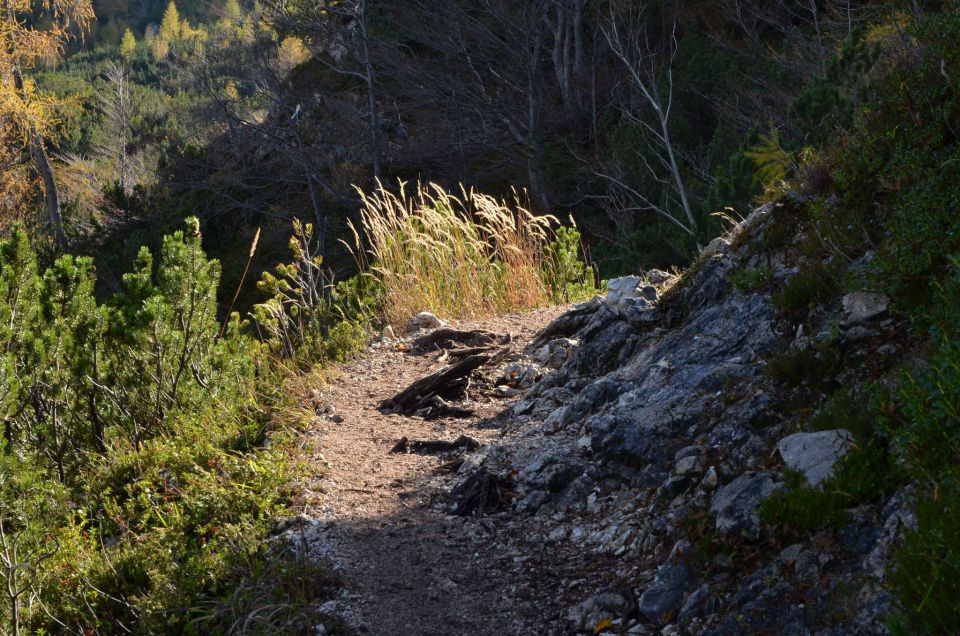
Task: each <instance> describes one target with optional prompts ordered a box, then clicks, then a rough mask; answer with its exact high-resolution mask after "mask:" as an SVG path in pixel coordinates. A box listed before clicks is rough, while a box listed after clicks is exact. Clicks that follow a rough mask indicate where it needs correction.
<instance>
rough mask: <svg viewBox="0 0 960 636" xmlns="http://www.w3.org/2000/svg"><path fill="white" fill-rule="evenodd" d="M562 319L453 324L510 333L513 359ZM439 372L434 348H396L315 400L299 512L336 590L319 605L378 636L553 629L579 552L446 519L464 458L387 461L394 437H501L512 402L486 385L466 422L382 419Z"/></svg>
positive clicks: (506, 519) (519, 531)
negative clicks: (407, 391) (339, 587)
mask: <svg viewBox="0 0 960 636" xmlns="http://www.w3.org/2000/svg"><path fill="white" fill-rule="evenodd" d="M563 309H564V308H562V307H560V308H550V309H544V310H538V311H534V312H530V313H526V314H522V315H513V316H506V317H502V318H498V319H493V320H488V321H484V322H478V323H472V324H462V325H456V326H457V327H458V328H461V329H484V330H488V331H491V332H494V333H497V334H503V335H506V334H510V335H511V336H512V340H511V344H510V347H511V350H513V351H520V350H522V348H523V347H524V346H525V345H526V344H527V343H528V342H529V341H530V340H531V339H532V338H533V337H534V336H535V334H536V333H537V331H538V330H539V329H541V328H542V327H543V326H544V325H546V324H547V323H548V322H549V321H550V320H552V319H553V318H555V317H556V316H558V315H559V314H560V313H561V312H562V311H563ZM446 364H448V362H447V361H446V360H445V359H444V356H443V352H442V351H440V352H438V351H432V352H424V351H417V350H413V349H412V348H411V347H410V345H409V340H406V339H405V340H401V341H392V342H389V343H385V344H383V345H382V346H379V347H375V348H371V349H369V350H367V351H366V352H364V353H363V354H362V355H361V356H360V357H359V358H357V359H356V360H354V361H353V362H352V363H350V364H348V365H345V366H344V367H343V368H342V369H340V371H339V372H338V374H337V375H336V376H335V377H334V378H332V379H331V380H330V382H329V383H328V384H326V385H324V386H321V387H318V388H317V389H316V390H315V391H314V394H313V396H312V400H313V402H314V407H315V408H316V409H317V411H318V416H317V418H316V420H315V422H314V424H313V426H312V427H311V430H310V431H309V435H310V437H311V438H312V440H311V441H313V442H315V446H316V448H317V452H318V456H317V457H316V466H317V471H316V474H315V477H314V478H313V479H312V480H311V482H310V484H309V492H308V493H307V504H306V509H305V511H304V512H305V513H306V514H307V515H309V516H310V517H312V518H314V519H317V520H318V521H319V523H318V524H316V527H315V530H314V531H313V532H314V534H313V537H312V538H311V539H310V545H311V548H310V549H311V551H313V552H314V553H315V555H316V556H318V557H319V558H321V559H324V560H326V561H327V562H328V563H330V564H331V565H332V567H333V568H334V570H335V571H337V572H338V573H339V575H340V577H341V578H342V580H343V582H344V590H343V592H342V594H341V595H340V597H339V598H338V599H336V600H335V601H332V602H330V603H328V604H327V605H326V606H325V607H324V608H323V609H324V611H329V612H330V613H332V614H336V615H337V616H339V617H341V618H342V619H343V620H344V621H346V622H347V623H348V624H350V625H351V626H352V627H353V628H354V629H356V630H357V631H358V632H363V633H370V634H377V635H381V634H382V635H418V634H423V635H427V634H438V635H439V634H443V635H450V634H464V635H467V634H470V635H472V634H553V633H563V626H564V618H563V616H562V614H563V608H564V607H565V602H567V601H566V599H565V598H564V596H565V594H564V591H569V592H571V593H575V592H576V591H575V590H574V589H573V588H576V587H577V586H578V585H580V584H581V583H585V580H584V579H579V578H578V577H580V576H583V574H584V573H583V568H584V567H585V565H584V563H583V560H582V559H581V558H579V555H576V554H570V555H563V554H557V553H556V552H555V551H554V550H552V549H551V548H550V547H549V546H548V545H547V543H546V542H545V541H544V540H543V538H544V537H543V536H542V532H543V530H542V528H541V527H540V523H539V522H538V520H537V519H536V518H535V517H530V516H522V517H514V516H512V515H511V513H510V511H509V510H503V511H501V512H499V513H494V514H491V515H486V516H482V517H477V516H456V515H453V514H451V513H450V507H449V497H448V496H447V494H448V492H449V490H450V487H451V484H452V481H453V480H454V479H455V476H456V470H455V468H456V466H457V460H459V459H463V458H464V457H465V455H464V453H463V452H457V451H452V452H446V453H439V454H438V453H430V452H409V451H403V450H401V451H400V452H391V451H392V450H393V449H394V447H395V446H396V445H397V443H398V441H399V440H401V438H407V439H408V440H410V441H435V440H436V441H451V440H455V439H457V438H458V437H459V436H461V435H465V436H467V437H469V438H470V439H471V440H476V442H479V444H480V445H484V444H487V443H489V442H491V441H493V440H496V439H498V438H499V437H500V436H501V431H500V425H501V424H502V422H501V421H498V420H497V417H496V416H497V415H498V414H501V413H502V412H503V411H504V410H505V409H506V408H507V407H508V406H509V405H510V403H511V401H512V400H515V399H517V398H516V397H513V398H505V397H502V396H500V395H499V394H498V392H496V391H493V390H491V389H492V387H490V386H484V385H483V383H477V385H476V386H474V385H471V387H470V388H469V389H468V390H467V397H466V399H464V400H462V401H458V402H457V403H456V404H455V406H456V407H458V408H466V409H470V410H473V411H475V415H473V416H471V417H461V418H439V419H434V420H425V419H422V418H420V417H416V416H403V415H397V414H383V413H381V411H380V410H379V409H378V406H379V405H380V403H381V402H382V401H383V400H385V399H387V398H390V397H392V396H394V395H395V394H397V393H398V392H399V391H401V390H403V389H404V388H406V387H407V386H409V385H410V384H411V383H412V382H414V381H415V380H418V379H419V378H421V377H423V376H426V375H428V374H430V373H433V372H435V371H437V370H439V369H442V368H443V367H444V366H446ZM579 592H580V593H582V590H579Z"/></svg>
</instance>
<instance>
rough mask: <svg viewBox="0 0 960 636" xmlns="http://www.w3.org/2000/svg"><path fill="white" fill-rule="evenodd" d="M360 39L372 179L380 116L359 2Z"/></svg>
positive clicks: (364, 5) (367, 34)
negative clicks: (368, 107) (367, 113)
mask: <svg viewBox="0 0 960 636" xmlns="http://www.w3.org/2000/svg"><path fill="white" fill-rule="evenodd" d="M357 13H358V16H357V17H358V18H359V24H360V38H361V41H362V42H363V66H364V76H365V79H366V84H367V100H368V102H369V106H370V157H371V162H370V163H371V167H372V170H373V178H374V179H379V178H380V162H381V157H380V114H379V112H378V110H377V78H376V74H375V73H374V69H373V59H372V57H371V55H370V31H369V30H368V28H367V2H366V0H360V4H359V6H358V11H357Z"/></svg>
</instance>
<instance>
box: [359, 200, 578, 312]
mask: <svg viewBox="0 0 960 636" xmlns="http://www.w3.org/2000/svg"><path fill="white" fill-rule="evenodd" d="M360 196H361V198H362V201H363V209H362V211H361V216H360V222H361V224H362V228H354V227H352V226H351V227H352V229H353V231H354V245H353V246H352V249H353V253H354V255H355V256H357V258H358V260H360V261H361V265H364V266H366V267H367V271H368V272H369V275H371V276H373V277H374V278H375V279H376V281H377V283H378V287H379V289H380V291H381V293H382V295H383V297H382V299H381V303H380V306H381V311H382V314H383V316H382V317H383V319H384V321H385V322H386V323H389V324H394V325H398V326H400V325H404V324H406V321H407V320H409V319H410V317H411V316H414V315H416V314H417V313H418V312H421V311H432V312H434V313H436V314H437V315H439V316H441V317H443V318H450V319H463V318H476V317H479V316H491V315H500V314H505V313H510V312H515V311H523V310H528V309H532V308H534V307H541V306H544V305H548V304H550V303H552V302H559V301H564V300H570V299H571V296H582V295H585V294H589V293H591V292H592V290H593V289H594V285H593V278H594V277H593V272H592V271H591V270H590V268H589V267H587V266H586V265H584V264H583V262H582V261H581V259H580V258H579V254H580V245H579V235H578V234H576V232H570V231H564V232H561V233H560V234H558V233H557V232H555V230H554V228H555V227H557V226H558V225H559V223H558V222H557V219H556V218H555V217H553V216H549V215H542V216H540V215H535V214H533V213H531V212H530V211H529V210H527V209H526V208H525V207H524V206H523V205H521V203H520V198H519V196H517V195H516V194H515V196H514V199H513V201H512V202H507V201H502V200H498V199H496V198H494V197H491V196H488V195H485V194H481V193H479V192H476V191H474V190H469V191H468V190H465V189H462V190H461V193H460V195H459V196H456V195H453V194H451V193H449V192H446V191H445V190H444V189H443V188H442V187H440V186H438V185H435V184H429V185H425V186H423V185H418V186H417V187H416V190H415V191H414V192H412V193H408V192H407V188H406V184H404V183H401V184H400V188H399V191H398V192H396V193H395V192H390V191H388V190H386V189H385V188H383V187H382V186H379V187H378V188H377V189H376V190H375V191H373V192H371V193H366V192H363V191H360ZM361 230H362V231H361ZM361 235H362V236H363V237H364V240H365V244H363V245H361V240H360V236H361ZM570 239H573V240H570ZM571 252H572V254H571ZM588 290H589V291H588Z"/></svg>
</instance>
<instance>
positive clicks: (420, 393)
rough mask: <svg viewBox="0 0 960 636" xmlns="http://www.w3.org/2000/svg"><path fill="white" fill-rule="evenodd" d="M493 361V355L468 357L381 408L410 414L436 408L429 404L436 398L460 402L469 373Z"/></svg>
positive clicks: (423, 380) (431, 376)
mask: <svg viewBox="0 0 960 636" xmlns="http://www.w3.org/2000/svg"><path fill="white" fill-rule="evenodd" d="M493 358H494V354H490V353H479V354H475V355H472V356H467V357H466V358H464V359H463V360H461V361H460V362H458V363H456V364H453V365H451V366H449V367H445V368H444V369H441V370H440V371H437V372H436V373H431V374H430V375H428V376H425V377H423V378H420V379H419V380H417V381H416V382H414V383H413V384H411V385H410V386H408V387H407V388H406V389H404V390H403V391H401V392H400V393H397V394H396V395H395V396H393V397H392V398H390V399H387V400H384V401H383V402H381V403H380V408H381V409H383V410H385V411H389V412H392V413H402V414H405V415H411V414H414V413H416V412H417V411H420V410H422V409H425V408H430V407H433V408H436V407H437V406H439V405H437V404H436V403H435V402H432V401H431V400H432V399H433V398H435V397H436V398H440V399H441V400H455V399H460V398H462V397H463V396H464V394H465V393H466V389H467V386H468V385H469V381H470V374H471V373H473V372H474V371H476V370H477V369H479V368H480V367H482V366H483V365H485V364H487V363H488V362H490V360H492V359H493Z"/></svg>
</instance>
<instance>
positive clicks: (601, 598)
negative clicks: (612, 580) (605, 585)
mask: <svg viewBox="0 0 960 636" xmlns="http://www.w3.org/2000/svg"><path fill="white" fill-rule="evenodd" d="M629 608H630V602H629V601H628V600H627V599H625V598H624V597H622V596H620V595H619V594H614V593H612V592H605V593H603V594H597V595H596V596H591V597H590V598H588V599H587V600H585V601H583V602H582V603H580V604H579V605H577V606H576V607H573V608H571V609H570V610H569V612H568V614H567V619H568V620H569V621H570V624H571V627H572V628H573V631H575V632H581V631H587V632H589V633H591V634H592V633H593V628H594V627H595V626H596V625H597V624H599V623H600V622H601V621H603V620H605V619H611V620H612V619H617V618H620V617H621V616H623V615H624V614H625V613H627V612H628V611H629Z"/></svg>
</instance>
